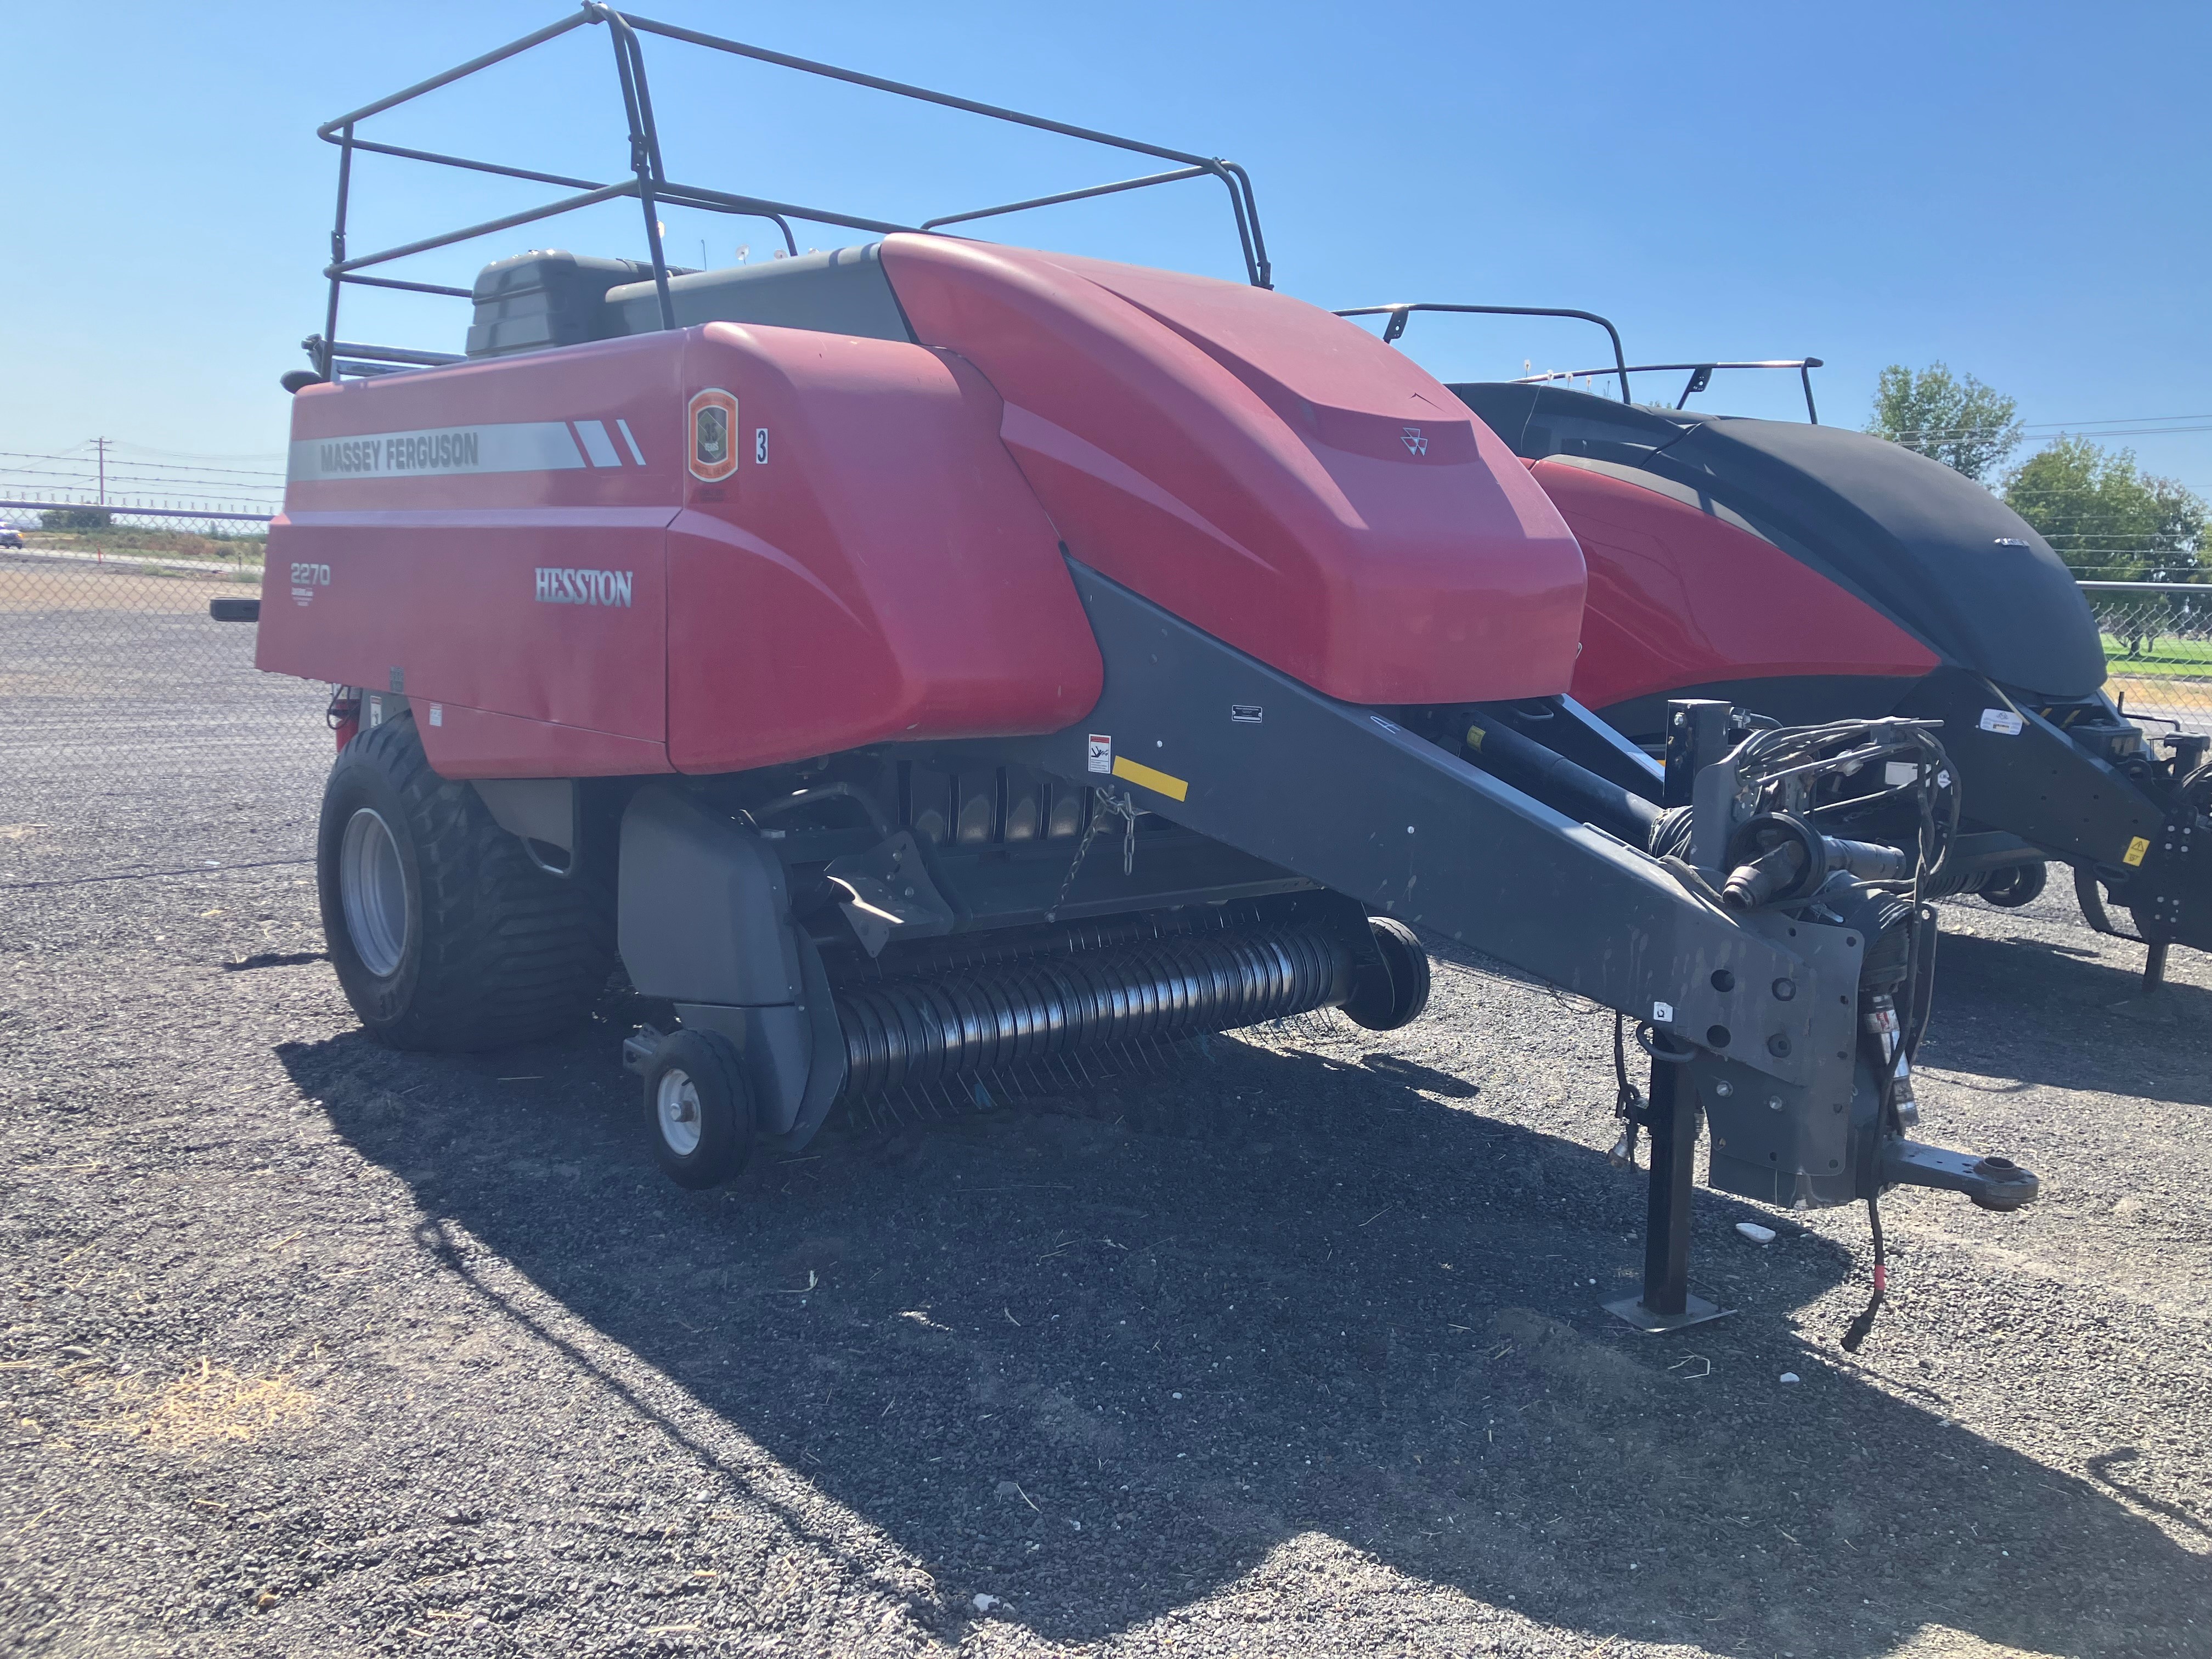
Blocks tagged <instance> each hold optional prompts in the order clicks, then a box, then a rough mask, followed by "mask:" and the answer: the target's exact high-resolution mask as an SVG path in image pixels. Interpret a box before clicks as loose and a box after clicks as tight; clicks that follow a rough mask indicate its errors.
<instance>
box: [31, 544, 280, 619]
mask: <svg viewBox="0 0 2212 1659" xmlns="http://www.w3.org/2000/svg"><path fill="white" fill-rule="evenodd" d="M258 590H259V582H258V579H257V580H256V581H254V582H253V583H251V584H248V583H243V582H237V581H234V580H232V579H231V577H230V575H229V574H228V573H227V572H223V571H216V572H212V573H201V572H187V571H175V572H170V573H168V574H161V575H148V574H143V572H141V571H140V570H139V569H138V568H137V567H136V566H135V565H127V564H106V565H96V564H66V565H64V564H44V565H42V564H40V563H38V562H35V561H31V560H10V559H9V558H8V556H6V555H5V554H4V553H0V612H5V611H167V612H172V613H174V614H177V615H180V616H181V615H187V614H194V613H196V614H197V615H200V616H205V615H206V614H207V604H208V599H209V598H210V596H211V595H216V594H222V595H224V596H229V595H234V594H235V595H239V596H241V597H245V598H252V596H253V594H254V593H256V592H258Z"/></svg>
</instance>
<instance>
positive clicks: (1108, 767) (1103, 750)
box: [1091, 732, 1114, 773]
mask: <svg viewBox="0 0 2212 1659" xmlns="http://www.w3.org/2000/svg"><path fill="white" fill-rule="evenodd" d="M1113 769H1114V739H1113V738H1111V737H1110V736H1108V735H1105V734H1103V733H1101V732H1092V733H1091V770H1092V771H1094V772H1107V773H1110V772H1112V771H1113Z"/></svg>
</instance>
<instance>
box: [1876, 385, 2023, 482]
mask: <svg viewBox="0 0 2212 1659" xmlns="http://www.w3.org/2000/svg"><path fill="white" fill-rule="evenodd" d="M2016 407H2017V406H2016V405H2015V404H2014V402H2013V400H2012V399H2011V398H2008V397H2006V396H2005V395H2004V394H2003V393H2002V392H1993V391H1991V390H1990V388H1989V387H1988V386H1984V385H1983V384H1982V383H1981V382H1980V381H1979V380H1976V379H1975V378H1974V377H1973V376H1972V375H1971V374H1969V375H1967V376H1966V378H1965V379H1963V380H1961V379H1960V378H1959V377H1958V376H1956V375H1954V374H1952V373H1951V371H1950V370H1949V369H1948V368H1945V367H1944V366H1943V365H1942V363H1930V364H1929V365H1928V367H1927V368H1923V369H1921V370H1920V371H1919V372H1918V373H1917V374H1916V373H1915V372H1914V371H1913V370H1911V369H1909V368H1906V367H1905V365H1904V364H1903V363H1892V364H1891V365H1890V366H1889V367H1888V368H1885V369H1884V370H1882V372H1881V380H1878V381H1876V382H1875V393H1874V418H1873V419H1872V420H1870V421H1869V422H1867V428H1866V429H1867V430H1868V431H1869V432H1871V433H1873V434H1874V435H1875V437H1877V438H1887V439H1888V440H1889V441H1890V442H1892V443H1893V444H1903V445H1904V446H1905V447H1906V448H1907V449H1917V450H1918V451H1919V452H1920V453H1922V454H1923V455H1926V456H1928V457H1929V458H1930V459H1934V460H1938V461H1941V462H1942V463H1943V464H1944V465H1946V466H1949V467H1955V468H1956V469H1957V470H1958V471H1961V472H1963V473H1965V474H1966V476H1967V477H1970V478H1980V477H1984V476H1986V475H1987V474H1988V472H1989V471H1990V469H1991V468H1992V467H1994V466H1996V464H1997V463H1998V462H2000V461H2002V459H2004V458H2005V457H2006V456H2008V455H2009V454H2011V453H2012V452H2013V451H2014V450H2015V449H2016V448H2018V447H2019V446H2020V422H2018V421H2016V420H2015V419H2014V418H2013V416H2014V413H2015V409H2016Z"/></svg>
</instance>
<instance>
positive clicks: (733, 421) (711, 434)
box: [690, 386, 738, 483]
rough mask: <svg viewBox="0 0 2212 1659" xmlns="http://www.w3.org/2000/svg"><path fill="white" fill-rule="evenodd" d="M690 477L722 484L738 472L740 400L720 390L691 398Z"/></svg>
mask: <svg viewBox="0 0 2212 1659" xmlns="http://www.w3.org/2000/svg"><path fill="white" fill-rule="evenodd" d="M690 425H691V476H692V477H695V478H703V479H705V480H706V481H707V482H708V483H720V481H721V480H722V479H724V478H726V477H729V476H730V474H732V472H735V471H737V470H738V400H737V398H734V397H733V396H732V395H731V394H730V393H729V392H725V391H723V390H722V389H721V387H720V386H708V388H707V389H706V390H705V391H704V392H696V393H695V394H694V395H693V397H692V398H691V422H690Z"/></svg>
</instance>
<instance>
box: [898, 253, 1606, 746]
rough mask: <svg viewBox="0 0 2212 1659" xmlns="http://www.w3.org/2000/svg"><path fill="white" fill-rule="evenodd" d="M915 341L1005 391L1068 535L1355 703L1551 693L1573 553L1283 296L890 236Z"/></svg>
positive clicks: (1331, 320)
mask: <svg viewBox="0 0 2212 1659" xmlns="http://www.w3.org/2000/svg"><path fill="white" fill-rule="evenodd" d="M884 269H885V270H886V271H888V272H889V274H890V278H891V282H892V285H893V286H894V288H895V289H896V290H897V293H898V296H899V299H900V301H901V303H902V305H903V306H904V307H905V309H906V312H907V315H908V318H909V319H911V321H912V322H913V324H914V326H915V331H917V333H919V334H920V336H921V338H922V339H924V340H925V341H927V342H928V343H931V344H932V345H938V346H944V347H947V348H950V349H952V350H954V351H957V352H958V353H959V354H960V355H961V356H963V357H965V358H967V359H968V360H969V361H970V362H973V363H975V365H976V366H977V367H978V368H981V370H982V371H983V373H984V374H985V375H986V376H987V377H988V379H989V380H990V382H991V384H992V386H994V387H995V388H996V389H997V391H998V392H999V393H1000V395H1001V396H1002V397H1004V398H1005V399H1006V412H1005V418H1004V422H1003V429H1004V433H1005V437H1006V445H1007V447H1009V448H1010V449H1011V450H1012V452H1013V453H1014V455H1015V457H1016V459H1018V460H1019V462H1020V463H1021V466H1022V470H1023V471H1024V473H1025V474H1026V475H1027V476H1028V477H1029V479H1030V483H1032V484H1033V485H1034V486H1035V487H1036V493H1037V495H1038V497H1039V498H1040V499H1041V500H1042V501H1043V503H1044V507H1045V510H1046V511H1047V512H1048V513H1050V514H1051V515H1052V520H1053V522H1054V525H1056V526H1058V529H1059V532H1060V535H1061V536H1062V537H1063V538H1065V539H1066V542H1067V544H1068V546H1069V549H1070V550H1071V551H1072V552H1073V554H1074V555H1075V556H1076V557H1078V558H1079V559H1081V560H1083V561H1084V562H1085V563H1087V564H1090V565H1092V566H1094V567H1095V568H1097V569H1099V570H1101V571H1103V572H1104V573H1105V574H1108V575H1109V576H1111V577H1113V578H1114V579H1115V580H1117V581H1121V582H1122V583H1125V584H1127V586H1130V587H1132V588H1133V589H1135V590H1136V591H1137V592H1140V593H1142V594H1144V595H1145V596H1146V598H1148V599H1152V600H1154V601H1156V602H1158V603H1159V604H1161V605H1164V606H1166V607H1167V608H1168V609H1169V610H1170V611H1175V612H1176V613H1177V614H1178V615H1180V616H1182V617H1185V618H1187V619H1188V620H1189V621H1190V622H1192V623H1195V624H1197V625H1198V626H1199V627H1200V628H1203V629H1206V630H1207V631H1208V632H1209V633H1212V634H1213V635H1217V636H1218V637H1219V638H1221V639H1223V640H1225V641H1228V642H1229V643H1231V644H1232V645H1235V646H1237V647H1240V648H1242V649H1243V650H1245V651H1248V652H1249V653H1252V654H1253V655H1254V656H1255V657H1258V658H1259V659H1261V660H1262V661H1265V662H1267V663H1270V664H1272V665H1274V666H1275V667H1277V668H1279V669H1281V670H1283V671H1285V672H1286V673H1289V674H1291V675H1294V676H1296V677H1297V678H1298V679H1300V680H1303V681H1304V682H1305V683H1306V684H1309V685H1311V686H1314V687H1316V689H1318V690H1322V691H1325V692H1328V693H1329V694H1330V695H1332V696H1338V697H1343V698H1346V699H1348V700H1351V701H1353V702H1381V703H1389V702H1456V701H1472V700H1480V699H1489V698H1504V697H1522V696H1543V695H1548V694H1551V693H1554V692H1559V691H1564V690H1566V688H1567V682H1568V679H1569V677H1570V675H1571V672H1572V670H1573V665H1574V655H1575V649H1576V642H1577V638H1578V636H1579V634H1580V629H1581V623H1582V606H1583V569H1582V560H1581V557H1580V556H1579V555H1578V553H1577V551H1576V549H1575V544H1574V542H1573V539H1572V538H1571V536H1570V535H1569V534H1568V532H1567V531H1566V528H1565V526H1564V525H1563V524H1561V522H1560V521H1559V516H1558V514H1557V513H1555V512H1554V511H1553V509H1552V507H1551V506H1550V505H1549V503H1548V502H1547V501H1545V499H1544V497H1543V495H1542V492H1541V490H1540V489H1537V488H1536V487H1535V486H1534V483H1532V482H1531V481H1530V480H1529V479H1528V477H1526V475H1525V474H1524V472H1523V471H1522V468H1521V466H1520V465H1518V463H1517V462H1516V460H1515V459H1514V458H1513V456H1512V455H1511V453H1510V452H1509V451H1508V450H1507V449H1506V448H1505V447H1504V445H1503V444H1502V443H1500V442H1499V441H1498V439H1497V438H1496V437H1495V436H1493V435H1492V434H1491V432H1490V431H1489V429H1488V428H1486V427H1484V426H1483V425H1482V424H1481V423H1480V422H1478V421H1475V420H1474V419H1473V418H1472V417H1471V416H1469V415H1468V411H1467V409H1466V407H1465V406H1464V405H1463V404H1461V403H1460V402H1459V401H1458V400H1457V399H1456V398H1454V397H1453V396H1452V395H1451V394H1450V393H1449V392H1446V391H1445V390H1444V389H1443V387H1442V386H1439V385H1437V383H1436V382H1435V381H1434V380H1431V379H1430V378H1429V377H1428V376H1427V375H1426V374H1424V373H1422V372H1421V370H1420V369H1419V368H1416V367H1415V366H1414V365H1413V363H1411V362H1408V361H1407V359H1406V358H1405V357H1404V356H1401V355H1400V354H1399V353H1398V352H1396V351H1395V350H1393V349H1390V348H1389V347H1387V346H1385V345H1383V344H1382V343H1380V342H1379V341H1377V340H1376V339H1375V338H1374V337H1373V336H1371V335H1370V334H1368V333H1366V332H1365V331H1363V330H1361V329H1358V328H1356V327H1354V326H1353V325H1351V324H1349V323H1346V322H1344V321H1343V320H1341V319H1338V318H1335V317H1332V316H1330V315H1329V314H1328V313H1326V312H1323V311H1321V310H1318V309H1316V307H1312V306H1309V305H1306V304H1304V302H1302V301H1296V300H1291V299H1288V298H1285V296H1283V295H1277V294H1270V293H1266V292H1262V291H1261V290H1258V289H1250V288H1245V287H1241V286H1238V285H1236V284H1233V283H1220V282H1215V281H1212V280H1210V279H1207V278H1203V277H1196V276H1177V275H1175V274H1172V273H1170V272H1164V271H1157V270H1139V269H1137V268H1134V267H1131V266H1126V265H1117V264H1107V263H1104V262H1102V261H1098V260H1092V259H1081V258H1073V257H1069V256H1063V255H1059V254H1041V253H1032V252H1024V251H1021V250H1016V249H1009V248H997V247H988V246H980V245H976V244H971V243H963V242H958V241H954V240H947V239H941V238H935V237H922V236H903V235H901V236H892V237H890V238H889V239H888V240H886V241H885V242H884Z"/></svg>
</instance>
